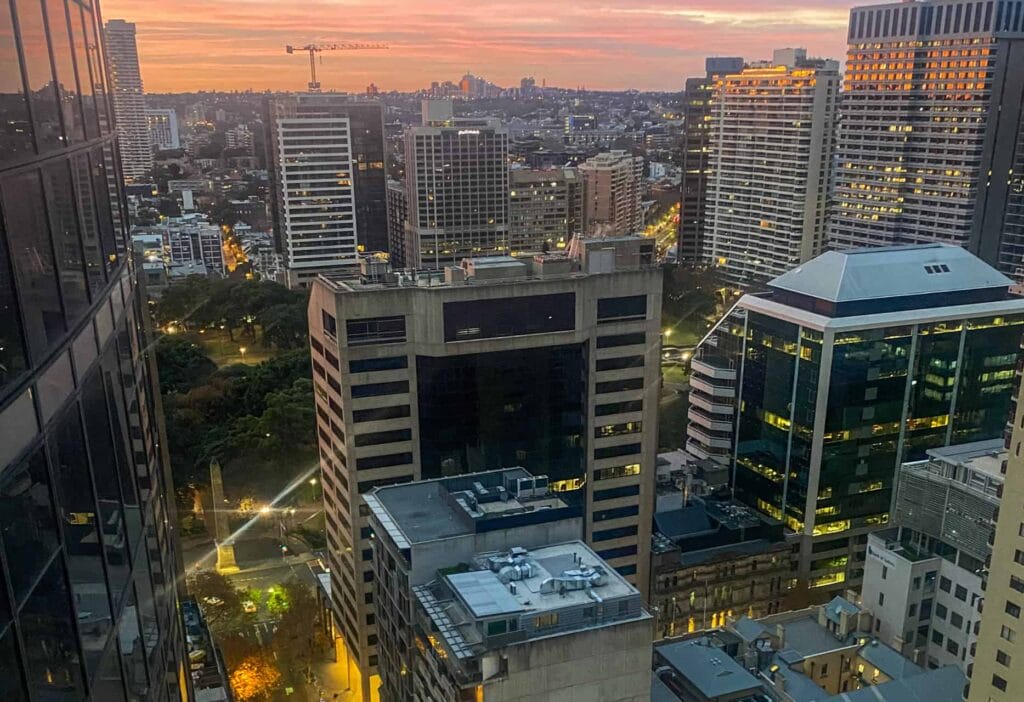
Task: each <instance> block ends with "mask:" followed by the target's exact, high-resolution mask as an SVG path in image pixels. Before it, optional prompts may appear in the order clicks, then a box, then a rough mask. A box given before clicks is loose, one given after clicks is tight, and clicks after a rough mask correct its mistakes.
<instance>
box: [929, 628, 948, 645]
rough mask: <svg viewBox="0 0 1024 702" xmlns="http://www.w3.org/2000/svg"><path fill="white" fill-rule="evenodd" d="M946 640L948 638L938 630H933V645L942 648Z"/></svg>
mask: <svg viewBox="0 0 1024 702" xmlns="http://www.w3.org/2000/svg"><path fill="white" fill-rule="evenodd" d="M945 640H946V637H945V636H943V635H942V632H941V631H939V630H938V629H932V643H933V644H935V645H936V646H941V645H942V642H943V641H945Z"/></svg>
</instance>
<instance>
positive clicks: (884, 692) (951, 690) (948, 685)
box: [821, 665, 967, 702]
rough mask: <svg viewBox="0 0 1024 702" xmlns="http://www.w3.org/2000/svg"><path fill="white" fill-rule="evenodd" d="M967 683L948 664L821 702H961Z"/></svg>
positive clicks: (954, 667)
mask: <svg viewBox="0 0 1024 702" xmlns="http://www.w3.org/2000/svg"><path fill="white" fill-rule="evenodd" d="M966 682H967V679H966V678H965V677H964V674H963V673H962V672H961V671H960V669H959V668H957V667H956V666H955V665H947V666H944V667H942V668H936V669H935V670H927V671H924V672H921V673H919V674H917V675H912V676H910V677H908V678H901V679H899V680H890V681H889V682H885V683H882V684H881V685H871V686H868V687H862V688H861V689H859V690H855V691H853V692H844V693H842V694H840V695H835V696H833V697H829V698H826V699H823V700H822V701H821V702H960V700H961V699H963V689H964V684H965V683H966Z"/></svg>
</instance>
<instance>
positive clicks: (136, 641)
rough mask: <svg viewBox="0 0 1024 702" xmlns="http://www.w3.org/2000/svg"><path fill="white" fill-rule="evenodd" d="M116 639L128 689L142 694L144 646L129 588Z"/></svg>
mask: <svg viewBox="0 0 1024 702" xmlns="http://www.w3.org/2000/svg"><path fill="white" fill-rule="evenodd" d="M118 640H119V642H120V644H121V663H122V666H123V668H124V675H125V680H126V682H127V683H128V689H129V691H130V692H131V693H134V694H136V695H140V696H141V695H144V694H145V692H146V689H147V687H148V683H147V679H148V678H147V673H146V647H145V646H143V644H142V632H141V631H140V630H139V610H138V607H136V606H135V594H134V593H133V592H131V588H129V593H128V600H127V601H126V602H125V605H124V611H123V612H121V622H120V624H119V626H118Z"/></svg>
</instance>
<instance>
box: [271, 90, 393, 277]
mask: <svg viewBox="0 0 1024 702" xmlns="http://www.w3.org/2000/svg"><path fill="white" fill-rule="evenodd" d="M266 124H267V128H268V130H269V139H268V143H269V145H270V148H269V154H268V158H269V160H270V171H271V173H270V180H271V185H272V189H273V199H274V208H273V209H274V229H275V234H276V237H277V242H278V246H279V249H280V252H281V253H282V255H283V256H284V264H285V268H286V271H287V277H288V281H287V282H288V285H289V287H306V286H308V285H309V284H310V282H311V281H312V280H313V279H314V278H315V277H316V276H317V274H318V273H322V272H326V271H337V270H339V269H346V268H347V269H348V270H350V271H353V272H354V271H355V266H356V264H357V261H356V254H357V252H358V251H367V252H370V251H386V250H387V226H388V225H387V199H386V198H387V196H386V174H385V170H384V116H383V111H382V109H381V105H380V103H378V102H373V101H366V100H353V99H352V98H350V97H348V96H346V95H331V94H324V93H305V94H299V95H289V96H286V97H279V98H271V99H270V100H268V115H267V119H266Z"/></svg>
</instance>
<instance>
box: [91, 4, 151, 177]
mask: <svg viewBox="0 0 1024 702" xmlns="http://www.w3.org/2000/svg"><path fill="white" fill-rule="evenodd" d="M104 37H105V41H106V47H105V48H106V52H107V53H106V55H107V69H108V71H109V74H110V87H111V95H112V96H113V98H114V100H113V102H114V117H115V119H116V123H117V140H118V144H119V146H120V150H121V167H122V170H123V172H124V181H125V182H126V183H140V182H142V183H144V182H146V179H147V178H149V175H150V172H151V171H152V170H153V151H152V147H151V146H150V141H149V122H148V121H147V120H146V95H145V93H144V92H143V90H142V74H141V73H140V71H139V52H138V49H137V48H136V46H135V24H134V23H132V22H125V21H124V20H120V19H112V20H110V21H109V22H107V24H106V28H105V31H104ZM93 60H96V59H93Z"/></svg>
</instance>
